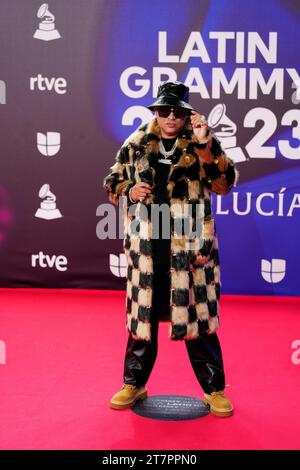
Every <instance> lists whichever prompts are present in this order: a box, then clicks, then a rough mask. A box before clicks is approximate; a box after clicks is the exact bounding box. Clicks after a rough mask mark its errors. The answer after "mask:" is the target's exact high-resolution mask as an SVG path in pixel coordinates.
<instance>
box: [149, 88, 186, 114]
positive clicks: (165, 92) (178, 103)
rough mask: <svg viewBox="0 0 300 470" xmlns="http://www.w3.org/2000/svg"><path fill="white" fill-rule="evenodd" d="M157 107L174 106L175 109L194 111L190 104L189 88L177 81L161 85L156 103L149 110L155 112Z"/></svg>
mask: <svg viewBox="0 0 300 470" xmlns="http://www.w3.org/2000/svg"><path fill="white" fill-rule="evenodd" d="M155 106H172V107H173V108H184V109H189V110H190V111H193V110H194V108H193V107H192V106H191V105H190V104H189V88H188V87H187V86H185V85H184V84H183V83H181V82H177V81H175V82H163V83H162V84H161V85H159V88H158V92H157V99H156V101H155V102H154V103H152V104H150V105H149V106H147V108H148V109H151V111H153V110H154V108H155Z"/></svg>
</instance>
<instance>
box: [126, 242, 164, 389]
mask: <svg viewBox="0 0 300 470" xmlns="http://www.w3.org/2000/svg"><path fill="white" fill-rule="evenodd" d="M166 243H168V242H166ZM166 243H165V242H163V243H161V242H160V241H157V243H155V244H154V243H153V250H154V253H153V255H154V256H153V259H154V263H153V273H154V276H153V299H152V301H153V310H152V318H151V342H149V341H144V340H135V339H133V337H132V336H131V334H129V338H128V342H127V348H126V355H125V364H124V383H126V384H132V385H136V386H137V387H142V386H144V385H145V384H146V383H147V381H148V379H149V377H150V374H151V372H152V369H153V366H154V364H155V360H156V357H157V351H158V341H157V336H158V325H159V319H160V318H161V317H163V316H168V314H169V292H170V274H169V264H168V259H169V255H168V251H167V245H166ZM158 248H159V252H157V250H158ZM164 252H165V253H167V255H165V254H164Z"/></svg>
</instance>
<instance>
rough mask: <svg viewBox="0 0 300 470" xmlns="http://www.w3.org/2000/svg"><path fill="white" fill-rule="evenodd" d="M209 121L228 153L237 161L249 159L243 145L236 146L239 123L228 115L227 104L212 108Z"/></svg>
mask: <svg viewBox="0 0 300 470" xmlns="http://www.w3.org/2000/svg"><path fill="white" fill-rule="evenodd" d="M207 123H208V126H209V127H210V128H211V129H215V130H214V134H215V136H216V137H217V138H218V139H219V140H220V142H221V144H222V147H223V149H224V150H225V151H226V153H227V155H228V156H229V157H230V158H231V159H232V160H233V161H234V162H235V163H238V162H244V161H246V160H247V159H246V156H245V154H244V152H243V150H242V149H241V147H237V146H236V144H237V138H236V132H237V125H236V124H235V123H234V122H233V121H232V120H231V119H230V118H229V117H228V116H227V114H226V106H225V104H224V103H219V104H217V105H216V106H215V107H214V108H213V109H212V110H211V112H210V114H209V116H208V119H207Z"/></svg>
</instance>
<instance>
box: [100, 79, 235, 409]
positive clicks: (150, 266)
mask: <svg viewBox="0 0 300 470" xmlns="http://www.w3.org/2000/svg"><path fill="white" fill-rule="evenodd" d="M148 108H149V109H151V110H152V111H154V112H155V116H154V117H153V119H152V121H151V122H150V123H149V124H147V125H144V126H141V127H140V128H139V129H138V130H137V131H135V132H134V133H133V134H132V135H130V136H129V137H128V139H127V140H126V141H125V142H124V144H123V145H122V147H121V148H120V150H119V151H118V153H117V156H116V161H115V164H114V165H113V166H112V167H111V168H110V173H109V174H108V175H107V176H106V177H105V179H104V187H105V189H106V191H107V192H108V195H109V199H110V200H111V201H113V202H114V203H116V204H119V202H120V199H119V198H120V197H121V196H123V197H124V198H125V200H126V203H127V204H126V208H125V215H124V220H125V223H124V227H125V236H124V243H123V246H124V251H125V254H126V256H127V262H128V271H127V295H126V314H127V315H126V316H127V330H128V332H129V337H128V342H127V347H126V353H125V364H124V385H123V386H122V388H121V390H119V391H118V392H117V393H116V394H115V395H114V396H113V397H112V399H111V401H110V406H111V407H112V408H114V409H125V408H128V407H130V406H132V405H133V404H134V403H135V402H136V401H137V400H139V399H144V398H146V396H147V390H146V383H147V381H148V379H149V376H150V374H151V371H152V368H153V366H154V363H155V360H156V356H157V346H158V345H157V334H158V325H159V322H161V321H167V322H169V325H170V328H169V336H170V339H172V340H184V342H185V345H186V348H187V352H188V356H189V359H190V362H191V364H192V367H193V370H194V372H195V375H196V377H197V379H198V381H199V383H200V385H201V387H202V389H203V390H204V402H205V403H206V404H208V405H209V406H210V411H211V413H213V414H215V415H217V416H230V415H231V414H232V413H233V406H232V404H231V402H230V400H229V399H228V398H227V397H226V396H225V395H224V387H225V375H224V367H223V359H222V352H221V347H220V343H219V340H218V337H217V334H216V330H217V328H218V326H219V301H220V288H221V282H220V269H219V254H218V240H217V233H216V226H215V221H214V218H213V214H212V208H211V192H215V193H217V194H227V193H228V192H229V191H230V189H231V188H232V187H233V186H235V185H236V182H237V179H238V172H237V170H236V168H235V165H234V162H233V161H232V160H231V159H230V158H228V156H227V155H226V154H225V153H224V151H223V150H222V148H221V145H220V143H219V141H218V140H217V139H216V137H215V136H214V135H213V134H212V132H211V130H210V129H209V128H208V125H207V122H206V121H205V118H204V116H201V115H200V114H199V113H198V112H196V111H195V110H194V109H193V107H192V106H191V105H190V104H189V89H188V87H186V86H185V85H184V84H183V83H180V82H164V83H162V84H161V85H160V87H159V89H158V96H157V100H156V101H155V102H154V103H153V104H151V105H150V106H148ZM154 206H155V207H159V208H160V209H159V211H158V217H156V218H155V217H154V215H153V214H155V211H154V210H153V208H154ZM163 208H164V209H163ZM166 208H167V209H168V210H169V212H168V216H169V218H168V228H167V236H166V230H165V228H166V225H164V224H165V220H167V217H166V215H167V212H164V210H165V209H166ZM156 214H157V213H156ZM199 221H200V222H199ZM183 226H184V229H185V230H184V232H183V233H182V230H181V229H182V227H183ZM187 226H188V227H189V230H190V229H191V227H192V231H193V233H192V234H191V233H190V232H189V233H186V232H187V230H186V227H187ZM199 226H200V230H196V232H195V227H198V229H199ZM137 232H138V236H137ZM195 233H196V234H195Z"/></svg>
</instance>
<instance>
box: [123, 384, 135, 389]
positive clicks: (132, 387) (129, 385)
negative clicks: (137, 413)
mask: <svg viewBox="0 0 300 470" xmlns="http://www.w3.org/2000/svg"><path fill="white" fill-rule="evenodd" d="M124 388H129V389H130V390H134V389H135V388H137V387H136V386H135V385H132V384H124V385H123V387H122V390H124Z"/></svg>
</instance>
